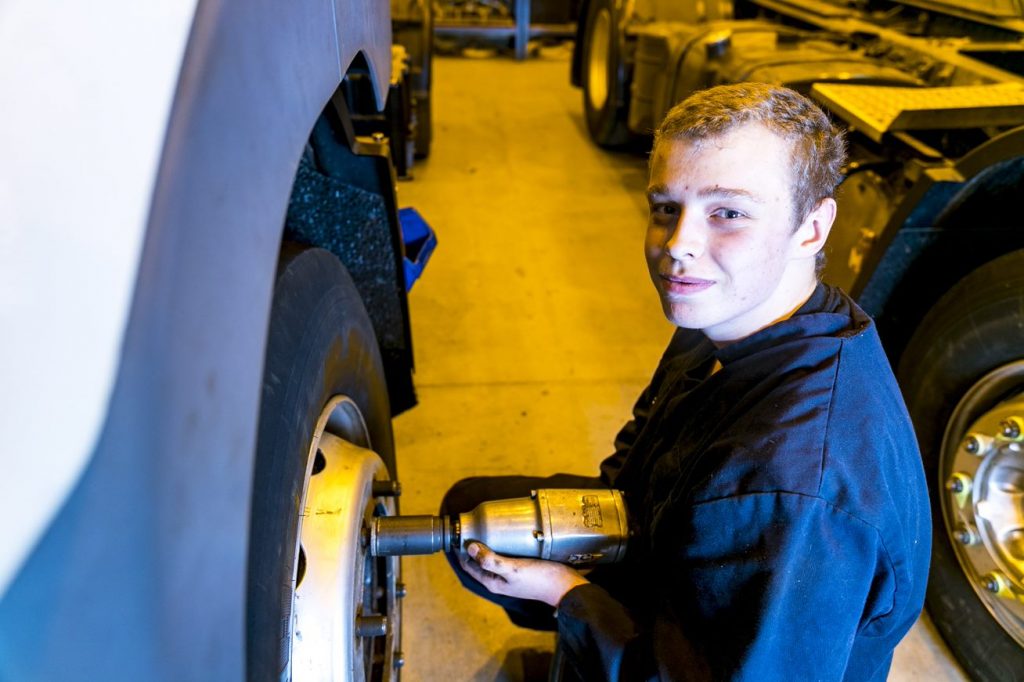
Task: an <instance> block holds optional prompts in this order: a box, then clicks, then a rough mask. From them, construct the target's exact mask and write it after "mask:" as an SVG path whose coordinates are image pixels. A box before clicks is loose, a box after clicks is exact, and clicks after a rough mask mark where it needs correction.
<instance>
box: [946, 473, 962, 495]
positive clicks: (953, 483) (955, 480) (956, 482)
mask: <svg viewBox="0 0 1024 682" xmlns="http://www.w3.org/2000/svg"><path fill="white" fill-rule="evenodd" d="M946 490H948V491H949V492H951V493H962V492H963V491H964V478H963V476H961V475H960V474H953V475H952V476H950V477H949V480H948V481H946Z"/></svg>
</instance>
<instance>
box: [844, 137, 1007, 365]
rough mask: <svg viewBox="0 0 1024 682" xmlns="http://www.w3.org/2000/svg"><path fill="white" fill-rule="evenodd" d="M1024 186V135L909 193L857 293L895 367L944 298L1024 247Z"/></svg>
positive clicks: (997, 142) (978, 152)
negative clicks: (1022, 205) (1021, 210)
mask: <svg viewBox="0 0 1024 682" xmlns="http://www.w3.org/2000/svg"><path fill="white" fill-rule="evenodd" d="M1021 182H1024V128H1018V129H1015V130H1012V131H1010V132H1008V133H1006V134H1005V135H1003V136H1000V137H997V138H994V139H993V140H991V141H990V142H988V143H987V144H985V145H983V146H981V147H979V148H977V149H975V150H974V151H973V152H971V153H970V154H968V155H967V156H965V157H964V158H962V159H961V160H960V161H959V162H958V163H957V164H955V166H953V167H952V168H950V169H948V170H946V171H941V172H939V173H936V174H933V175H928V174H925V175H922V177H921V179H919V180H918V182H917V184H916V185H915V186H914V187H912V188H911V189H910V191H909V193H908V195H907V198H905V199H904V200H903V202H902V204H901V206H900V207H899V208H898V209H897V210H896V212H895V213H894V215H893V217H892V218H891V219H890V221H889V227H887V228H886V229H885V230H884V231H883V233H882V235H881V238H880V239H879V241H878V243H877V244H875V245H874V246H873V247H872V249H871V251H870V253H869V254H868V255H867V259H866V262H865V267H864V270H863V271H862V272H861V274H860V276H859V277H858V279H857V280H856V281H855V283H854V285H853V287H852V291H851V293H852V294H853V295H854V297H855V298H857V300H858V301H859V302H860V303H861V305H862V306H863V307H864V308H865V310H867V311H868V312H869V313H870V314H872V315H873V316H874V317H875V318H876V320H877V322H878V326H879V332H880V334H881V336H882V340H883V342H884V343H885V346H886V350H887V352H888V353H889V356H890V358H891V359H892V360H893V362H894V363H895V362H896V361H897V360H898V359H899V357H900V355H901V354H902V351H903V349H904V347H905V346H906V344H907V342H908V341H909V339H910V336H911V335H912V334H913V332H914V330H915V329H916V328H917V326H918V324H919V323H920V321H921V319H922V318H923V317H924V315H925V314H926V313H927V311H928V310H930V309H931V308H932V306H934V305H935V304H936V302H937V301H938V300H939V298H941V297H942V295H943V294H944V293H945V292H946V291H948V290H949V289H950V288H951V287H952V286H953V285H954V284H956V283H957V282H958V281H960V280H961V279H963V278H964V277H965V276H967V275H968V274H969V273H970V272H972V271H974V270H976V269H977V268H979V267H981V266H982V265H984V264H985V263H988V262H990V261H992V260H994V259H995V258H998V257H999V256H1002V255H1004V254H1006V253H1009V252H1011V251H1015V250H1017V249H1022V248H1024V229H1021V228H1020V226H1019V225H1018V223H1017V222H1016V221H1015V220H1014V219H1013V215H1014V211H1015V208H1016V206H1015V205H1016V204H1017V203H1019V198H1018V197H1017V196H1016V194H1015V191H1016V188H1017V187H1019V186H1020V183H1021ZM894 224H895V225H898V227H897V228H896V229H893V225H894Z"/></svg>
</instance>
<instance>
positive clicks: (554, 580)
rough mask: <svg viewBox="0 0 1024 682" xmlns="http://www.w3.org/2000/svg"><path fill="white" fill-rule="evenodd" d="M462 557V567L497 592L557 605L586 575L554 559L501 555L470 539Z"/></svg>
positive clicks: (582, 581)
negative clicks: (519, 557) (517, 557)
mask: <svg viewBox="0 0 1024 682" xmlns="http://www.w3.org/2000/svg"><path fill="white" fill-rule="evenodd" d="M466 552H467V553H468V554H469V556H470V557H472V558H471V559H469V558H467V557H466V556H465V555H462V556H460V557H459V562H460V563H461V564H462V568H463V569H465V571H466V572H467V573H469V574H470V575H471V576H473V577H474V578H476V579H477V580H478V581H479V582H480V583H481V584H482V585H483V586H484V587H486V588H487V589H488V590H490V591H491V592H494V593H495V594H503V595H505V596H508V597H518V598H520V599H536V600H537V601H542V602H544V603H546V604H549V605H551V606H558V602H560V601H562V597H564V596H565V594H566V592H568V591H569V590H571V589H572V588H574V587H576V586H577V585H584V584H586V583H587V579H586V578H584V577H583V576H582V575H580V574H579V572H577V571H576V570H574V569H572V568H569V567H568V566H563V565H562V564H559V563H556V562H554V561H542V560H540V559H516V558H513V557H507V556H502V555H501V554H498V553H496V552H494V551H493V550H492V549H491V548H489V547H487V546H486V545H484V544H483V543H480V542H470V543H469V544H468V545H467V546H466Z"/></svg>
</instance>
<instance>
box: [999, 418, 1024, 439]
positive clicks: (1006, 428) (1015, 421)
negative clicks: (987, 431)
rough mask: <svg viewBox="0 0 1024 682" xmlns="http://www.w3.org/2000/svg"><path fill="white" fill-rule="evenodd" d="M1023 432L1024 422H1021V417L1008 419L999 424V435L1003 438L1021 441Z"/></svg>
mask: <svg viewBox="0 0 1024 682" xmlns="http://www.w3.org/2000/svg"><path fill="white" fill-rule="evenodd" d="M1022 432H1024V422H1021V419H1020V417H1008V418H1007V419H1004V420H1003V421H1001V422H999V433H1000V435H1002V437H1003V438H1007V439H1009V440H1020V437H1021V433H1022Z"/></svg>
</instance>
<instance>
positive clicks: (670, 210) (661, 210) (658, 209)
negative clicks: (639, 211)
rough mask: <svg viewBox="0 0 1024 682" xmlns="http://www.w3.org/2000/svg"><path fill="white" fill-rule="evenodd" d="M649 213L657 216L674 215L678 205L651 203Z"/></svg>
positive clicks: (677, 210)
mask: <svg viewBox="0 0 1024 682" xmlns="http://www.w3.org/2000/svg"><path fill="white" fill-rule="evenodd" d="M651 213H652V214H653V215H658V216H674V215H678V214H679V207H678V206H673V205H672V204H651Z"/></svg>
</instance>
